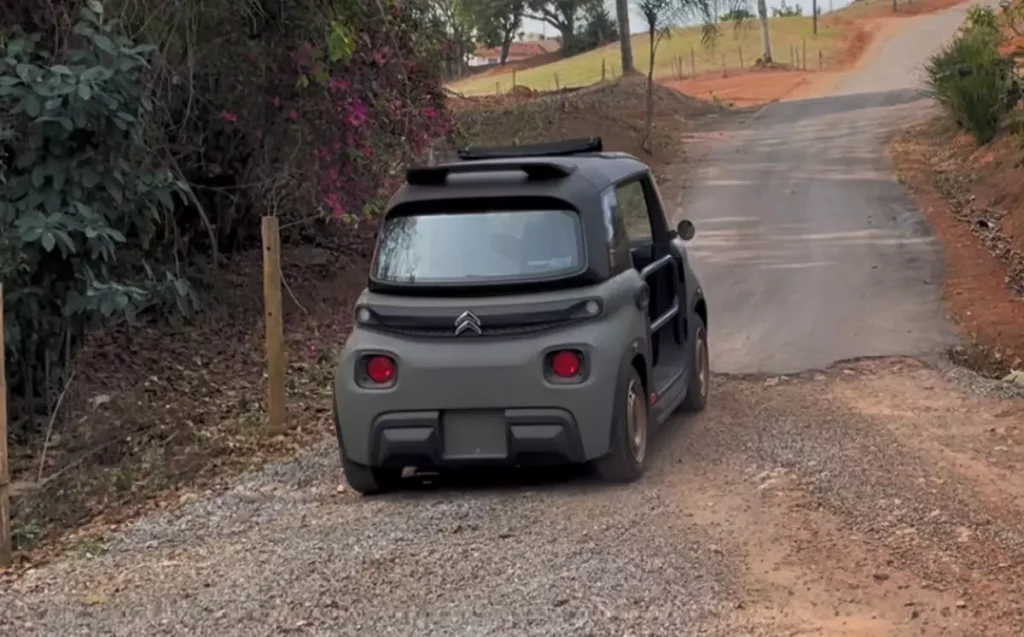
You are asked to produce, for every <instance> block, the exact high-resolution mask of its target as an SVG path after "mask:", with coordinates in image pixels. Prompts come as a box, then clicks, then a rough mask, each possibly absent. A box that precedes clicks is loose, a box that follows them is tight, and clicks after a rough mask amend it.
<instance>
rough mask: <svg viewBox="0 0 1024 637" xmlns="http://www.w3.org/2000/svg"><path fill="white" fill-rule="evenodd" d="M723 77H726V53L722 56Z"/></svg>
mask: <svg viewBox="0 0 1024 637" xmlns="http://www.w3.org/2000/svg"><path fill="white" fill-rule="evenodd" d="M722 76H723V77H724V76H725V53H723V54H722Z"/></svg>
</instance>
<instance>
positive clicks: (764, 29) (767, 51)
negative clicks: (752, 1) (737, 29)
mask: <svg viewBox="0 0 1024 637" xmlns="http://www.w3.org/2000/svg"><path fill="white" fill-rule="evenodd" d="M757 17H758V19H760V20H761V60H762V62H764V63H765V64H768V63H769V62H771V61H772V43H771V41H770V40H769V38H768V3H767V2H765V0H757Z"/></svg>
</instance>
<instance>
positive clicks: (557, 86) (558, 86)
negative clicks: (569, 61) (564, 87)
mask: <svg viewBox="0 0 1024 637" xmlns="http://www.w3.org/2000/svg"><path fill="white" fill-rule="evenodd" d="M560 88H561V85H560V84H559V83H558V73H555V90H556V91H557V90H559V89H560Z"/></svg>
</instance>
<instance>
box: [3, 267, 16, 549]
mask: <svg viewBox="0 0 1024 637" xmlns="http://www.w3.org/2000/svg"><path fill="white" fill-rule="evenodd" d="M10 486H11V476H10V475H9V471H8V469H7V372H6V370H5V369H4V284H3V283H0V568H10V566H11V562H12V561H13V559H14V555H13V554H14V548H13V547H12V546H11V495H10Z"/></svg>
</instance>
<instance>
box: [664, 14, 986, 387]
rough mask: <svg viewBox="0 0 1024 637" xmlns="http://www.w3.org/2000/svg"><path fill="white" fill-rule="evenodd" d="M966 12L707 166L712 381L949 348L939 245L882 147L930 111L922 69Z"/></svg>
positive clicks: (704, 233)
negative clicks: (715, 375)
mask: <svg viewBox="0 0 1024 637" xmlns="http://www.w3.org/2000/svg"><path fill="white" fill-rule="evenodd" d="M993 5H994V3H993ZM965 11H966V8H965V7H964V6H961V7H958V8H954V9H952V10H948V11H945V12H942V13H937V14H934V15H928V16H923V17H919V18H913V19H908V20H905V21H903V23H902V24H901V25H900V28H899V30H898V31H896V32H895V33H894V34H893V35H892V36H891V37H889V38H888V39H885V40H884V41H880V42H879V44H878V45H877V46H875V47H874V49H873V50H871V51H869V52H868V53H867V56H866V58H865V59H864V60H863V62H862V63H861V64H860V65H859V66H858V68H857V70H856V71H855V72H853V73H851V74H850V75H848V76H847V77H845V78H844V79H843V80H842V81H840V82H839V83H838V85H837V86H835V87H834V89H833V90H832V92H831V94H830V95H829V96H827V97H822V98H818V99H800V100H795V101H787V102H780V103H776V104H772V105H769V106H768V107H766V108H765V109H764V110H763V111H762V112H761V113H760V115H759V116H758V117H756V118H755V120H754V121H753V122H752V123H750V124H748V126H747V127H746V128H745V129H744V130H743V131H742V132H741V133H739V134H737V135H734V136H733V137H732V138H731V139H730V140H729V141H728V142H726V143H723V144H721V145H719V146H718V147H717V148H716V149H715V150H714V151H713V152H712V153H711V154H710V155H709V156H708V157H707V158H706V161H705V162H704V164H703V167H702V169H701V170H700V171H699V173H698V175H697V176H696V177H695V178H694V186H693V187H692V188H690V189H689V190H688V191H687V192H686V193H685V198H684V200H683V206H682V214H683V215H684V216H687V217H689V218H691V219H693V220H694V221H695V223H696V225H697V229H698V230H697V237H696V239H695V240H694V258H695V261H696V264H697V269H698V273H699V274H700V275H701V276H702V279H703V282H704V285H705V287H706V288H707V289H708V290H709V293H708V298H709V304H710V311H711V315H712V316H714V317H715V319H714V320H712V321H711V328H710V337H711V348H712V351H713V354H712V368H713V369H714V370H715V371H719V372H729V373H748V372H773V373H778V372H790V371H795V370H802V369H808V368H812V367H822V366H827V365H829V364H830V363H832V362H834V361H837V360H844V359H848V358H852V357H857V356H885V355H894V354H921V353H927V352H931V351H935V350H937V349H941V348H943V347H946V346H948V345H950V344H951V343H952V340H953V337H954V331H953V329H952V328H951V326H950V325H949V324H948V323H947V321H946V319H945V312H944V309H943V307H942V303H941V299H940V293H941V280H942V263H941V249H940V246H939V245H938V243H937V241H936V240H935V239H934V237H932V236H931V233H930V232H929V230H928V228H927V226H926V225H925V223H924V219H923V217H922V216H921V215H920V214H919V212H918V211H917V210H916V209H915V207H914V203H913V201H912V200H911V199H910V197H909V196H908V194H907V193H906V191H905V189H904V188H903V187H902V186H901V185H900V184H899V183H897V181H896V178H895V176H894V174H893V171H892V166H891V163H890V161H889V160H888V158H887V157H885V155H884V151H883V148H884V140H885V138H886V136H887V135H888V134H889V133H891V132H892V131H893V130H895V129H896V128H898V127H900V126H904V125H905V124H906V123H907V122H908V121H913V120H914V119H915V118H918V117H920V116H921V115H922V114H924V113H927V112H929V108H930V104H929V102H928V101H927V100H926V99H925V98H924V96H923V95H922V93H921V91H920V90H919V87H920V77H919V75H920V72H919V68H920V65H921V64H922V63H923V62H924V61H925V60H926V59H927V56H928V55H929V54H930V53H931V52H932V51H933V50H934V49H935V48H937V46H938V45H939V43H941V42H942V41H943V40H945V39H946V38H948V37H950V36H951V35H952V34H953V33H954V32H955V31H956V29H957V27H958V26H959V25H960V24H961V23H962V22H963V18H964V15H965Z"/></svg>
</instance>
